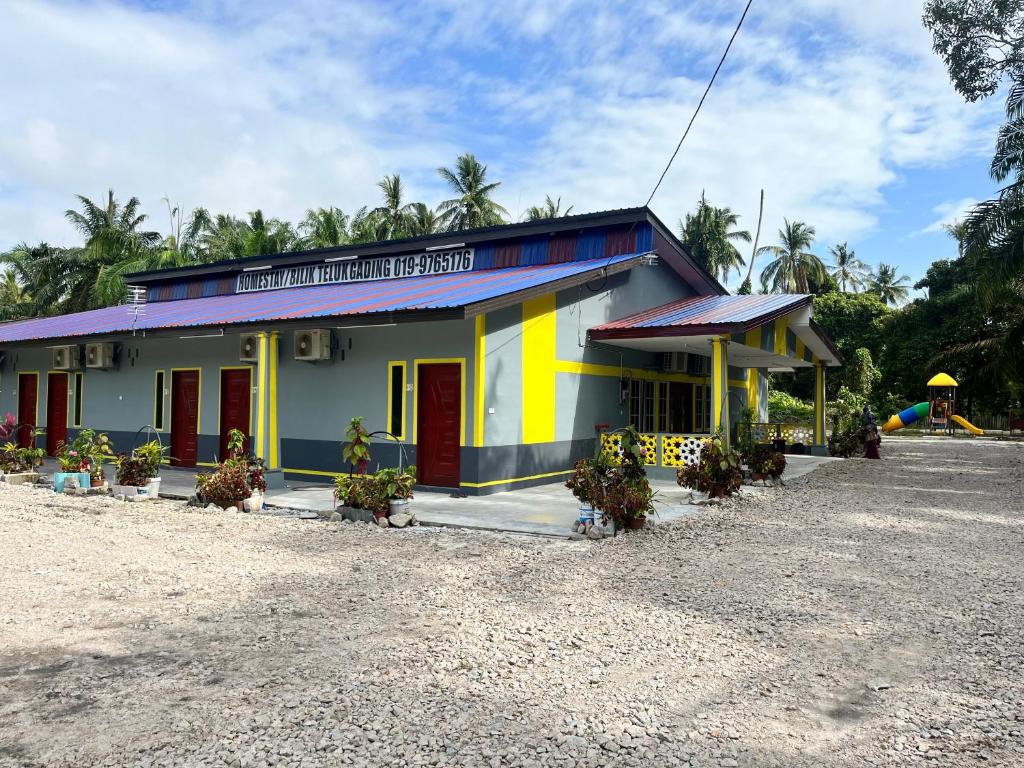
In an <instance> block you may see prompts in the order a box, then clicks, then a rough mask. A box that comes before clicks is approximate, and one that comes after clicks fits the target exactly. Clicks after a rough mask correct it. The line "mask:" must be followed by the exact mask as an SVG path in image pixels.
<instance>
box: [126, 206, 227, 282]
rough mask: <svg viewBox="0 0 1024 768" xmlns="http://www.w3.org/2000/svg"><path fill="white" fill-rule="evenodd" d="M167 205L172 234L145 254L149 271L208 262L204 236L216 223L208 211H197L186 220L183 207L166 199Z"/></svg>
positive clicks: (201, 209) (197, 209)
mask: <svg viewBox="0 0 1024 768" xmlns="http://www.w3.org/2000/svg"><path fill="white" fill-rule="evenodd" d="M164 204H165V205H166V206H167V215H168V218H169V219H170V232H169V233H168V234H167V236H166V237H165V238H164V240H163V242H162V243H161V244H160V245H158V246H157V247H156V248H154V249H152V254H149V253H144V254H142V255H143V258H144V260H145V261H146V262H147V266H146V268H147V269H163V268H164V267H183V266H186V265H188V264H198V263H201V262H203V261H206V249H205V247H204V245H203V235H204V234H205V233H206V232H207V231H208V230H209V228H210V226H211V224H212V223H213V220H212V219H211V218H210V213H209V211H207V210H206V209H205V208H196V209H194V210H193V211H192V213H191V214H190V215H189V217H188V218H187V219H186V218H185V215H184V212H183V211H182V209H181V207H180V206H177V205H174V206H172V205H171V201H170V200H168V199H167V198H166V197H165V198H164Z"/></svg>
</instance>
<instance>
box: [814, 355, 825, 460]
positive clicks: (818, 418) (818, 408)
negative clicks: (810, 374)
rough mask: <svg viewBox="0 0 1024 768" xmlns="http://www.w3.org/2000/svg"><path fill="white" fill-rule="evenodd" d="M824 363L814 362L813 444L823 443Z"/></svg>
mask: <svg viewBox="0 0 1024 768" xmlns="http://www.w3.org/2000/svg"><path fill="white" fill-rule="evenodd" d="M825 442H826V440H825V365H824V363H822V362H821V361H820V360H819V361H816V362H815V364H814V444H815V445H825Z"/></svg>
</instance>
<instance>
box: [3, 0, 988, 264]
mask: <svg viewBox="0 0 1024 768" xmlns="http://www.w3.org/2000/svg"><path fill="white" fill-rule="evenodd" d="M676 5H678V4H674V3H667V2H660V3H659V2H652V3H649V4H643V5H641V6H636V5H635V4H627V3H625V2H622V3H621V4H616V3H612V2H609V3H605V4H603V5H601V6H599V7H595V6H593V5H592V4H580V3H572V2H567V3H557V4H552V3H549V2H541V1H540V0H515V2H514V3H512V4H497V3H479V2H475V1H473V2H470V0H443V1H442V2H438V3H433V4H430V5H424V6H410V5H403V6H401V7H394V6H391V5H390V4H387V3H382V4H377V3H363V2H360V1H359V0H344V1H343V2H340V3H339V2H327V0H301V1H300V2H294V3H289V4H287V5H284V4H277V3H271V2H260V1H259V0H255V1H252V2H241V0H237V2H236V1H235V0H231V2H223V3H220V4H218V5H207V4H205V3H197V4H196V5H195V6H194V7H188V8H186V9H185V10H184V11H182V12H179V13H174V14H172V13H170V12H159V11H144V10H139V9H137V8H126V7H122V6H118V5H113V4H108V3H95V4H88V3H86V4H76V5H54V4H47V3H44V2H32V3H29V2H18V1H15V2H12V3H9V4H8V6H7V8H6V10H5V17H6V18H5V24H4V25H3V27H2V28H0V64H2V65H3V68H4V71H6V72H15V73H17V76H16V77H9V78H8V79H7V81H6V82H5V91H6V93H5V100H4V108H3V110H0V248H2V247H4V246H5V245H7V244H9V243H12V242H15V241H18V240H22V239H26V240H38V239H45V240H48V241H51V242H74V240H75V235H74V233H73V232H72V231H71V230H70V229H69V228H68V227H67V226H66V225H65V224H64V222H63V219H62V215H61V214H62V212H63V210H64V209H65V208H67V207H69V206H70V205H71V204H72V202H73V198H72V194H73V193H76V192H80V193H83V194H87V195H89V196H91V197H94V198H96V197H99V196H101V195H102V194H104V191H105V189H106V188H107V187H108V186H111V187H113V188H114V189H115V191H116V192H117V193H118V195H119V196H122V197H127V196H128V195H132V194H134V195H137V196H139V197H140V198H141V199H142V200H143V203H144V205H145V207H146V209H147V210H148V211H150V212H151V213H154V214H156V215H157V217H158V218H157V220H156V222H155V223H156V224H157V226H163V221H161V220H160V218H159V215H160V213H159V211H160V208H159V200H160V198H161V197H163V196H165V195H167V196H169V197H170V198H171V199H172V200H173V201H175V202H177V203H180V204H182V205H183V206H185V207H191V206H195V205H204V206H207V207H209V208H211V209H213V210H215V211H226V212H231V213H236V214H242V213H244V212H246V211H249V210H253V209H255V208H257V207H259V208H262V209H264V211H265V212H266V213H267V214H268V215H276V216H284V217H288V218H292V219H297V218H300V217H301V215H302V212H303V211H304V210H305V209H306V208H307V207H312V206H317V205H339V206H341V207H342V208H344V209H346V210H353V209H355V208H357V207H359V206H360V205H363V204H367V203H370V204H373V203H374V202H375V200H376V197H377V194H378V190H377V189H376V187H375V182H376V181H377V180H378V179H379V178H380V177H381V176H382V175H383V174H384V173H389V172H393V171H396V170H397V171H401V173H402V174H403V177H405V178H406V180H407V181H408V183H409V186H410V194H411V195H412V196H413V197H415V198H422V199H426V200H427V201H429V202H436V201H437V200H439V199H440V198H441V196H442V194H443V190H442V189H441V187H440V182H439V180H438V179H437V176H436V173H435V171H434V169H435V168H436V167H437V166H438V165H442V164H448V163H450V162H451V161H452V159H453V158H454V157H455V155H456V154H457V153H458V152H461V151H465V150H471V151H475V152H476V153H477V155H478V156H479V157H480V158H481V160H483V161H484V162H486V163H488V164H489V166H490V168H491V171H492V173H493V174H494V176H495V177H496V178H499V179H502V180H503V181H504V184H503V186H502V188H501V192H502V202H503V203H504V204H505V205H506V207H508V208H509V209H510V210H512V211H513V212H515V211H521V210H523V209H525V207H526V206H528V205H530V204H532V203H534V202H538V201H540V200H542V199H543V196H544V195H545V194H551V195H553V196H561V197H562V200H563V203H564V204H567V205H568V204H572V205H574V206H575V210H576V211H577V212H584V211H588V210H598V209H604V208H617V207H623V206H629V205H636V204H639V203H641V202H643V201H644V200H645V199H646V197H647V195H648V194H649V192H650V189H651V187H652V185H653V184H654V181H655V180H656V179H657V177H658V174H659V173H660V172H661V168H662V167H663V165H664V163H665V161H666V160H667V159H668V156H669V154H670V152H671V150H672V148H673V147H674V146H675V143H676V141H677V140H678V138H679V135H680V133H681V131H682V129H683V127H684V126H685V125H686V122H687V121H688V120H689V117H690V114H691V112H692V109H693V107H694V105H695V104H696V102H697V100H698V99H699V97H700V93H701V91H702V90H703V88H704V85H705V82H706V78H707V76H708V75H709V74H710V72H711V69H712V68H713V66H714V64H715V63H716V62H717V58H718V56H719V55H720V52H721V49H722V47H723V46H724V44H725V41H726V40H727V39H728V36H729V34H730V33H731V31H732V26H733V25H734V24H735V20H736V18H737V17H738V14H739V12H740V10H741V9H742V5H743V2H742V0H730V3H729V4H728V5H729V7H727V8H724V9H723V8H722V7H721V6H722V5H723V3H719V4H715V7H714V8H713V9H710V10H709V5H710V4H706V3H698V2H693V3H692V4H691V5H690V6H688V8H686V9H682V10H680V9H679V8H677V7H675V6H676ZM892 5H893V4H892V3H891V0H860V2H858V3H857V4H856V5H855V6H851V5H850V4H849V3H847V2H846V1H845V0H799V2H792V3H773V4H761V5H759V4H755V6H754V10H753V11H752V12H751V15H750V17H749V18H748V22H747V25H746V26H745V27H744V29H743V31H742V33H741V34H740V36H739V38H738V39H737V42H736V44H735V46H734V48H733V51H732V54H731V57H730V60H729V63H728V65H727V66H726V68H725V70H723V73H722V75H721V77H720V79H719V81H718V83H717V85H716V88H715V90H714V91H713V92H712V94H711V96H710V97H709V99H708V101H707V103H706V104H705V108H704V110H703V112H702V113H701V115H700V117H699V118H698V120H697V123H696V125H695V126H694V129H693V131H692V133H691V135H690V137H689V138H688V139H687V143H686V144H685V145H684V147H683V150H682V152H681V154H680V155H679V157H678V159H677V161H676V163H675V165H674V166H673V168H672V171H671V172H670V173H669V175H668V177H667V178H666V180H665V184H664V186H663V187H662V189H661V191H659V193H658V196H657V197H656V198H655V200H654V204H653V207H654V209H655V210H656V212H658V213H659V215H661V216H662V217H663V218H664V219H665V220H666V222H667V223H668V224H670V225H672V226H673V227H674V226H675V222H676V220H677V219H678V218H679V217H680V216H681V215H682V214H683V212H685V211H686V210H687V209H689V208H691V207H692V205H693V203H694V202H695V200H696V199H697V197H698V196H699V194H700V192H701V190H702V189H703V190H706V191H707V194H708V196H709V198H710V199H711V200H712V201H713V202H715V203H716V204H721V205H730V206H731V207H733V208H734V209H735V210H737V211H738V212H739V213H740V214H741V215H742V217H743V218H742V224H743V225H744V226H745V227H747V228H749V229H753V228H754V226H755V225H756V215H757V199H758V192H759V190H760V189H761V188H762V187H763V188H765V190H766V211H765V227H764V234H763V235H762V240H764V239H765V238H773V237H774V232H775V230H776V229H777V228H778V226H779V225H780V224H781V221H782V217H783V216H788V217H789V218H798V219H803V220H806V221H809V222H811V223H813V224H814V225H815V226H816V227H817V230H818V233H819V239H820V240H821V241H824V242H822V245H821V250H824V247H825V245H826V244H827V243H829V242H834V241H836V240H845V239H853V238H856V237H857V236H859V235H864V234H866V233H869V232H871V231H872V230H873V229H874V228H875V227H876V226H877V217H878V213H879V211H880V210H881V208H882V206H883V205H884V204H885V196H886V194H887V191H888V190H889V189H890V188H891V187H892V186H893V185H894V184H897V183H899V182H901V181H902V179H903V178H904V176H905V175H906V174H907V173H908V172H909V171H910V170H912V169H914V168H920V167H944V166H946V165H949V164H952V163H954V162H956V161H959V160H962V159H963V158H964V157H968V156H974V155H980V154H981V153H982V152H983V151H987V148H988V145H989V144H990V141H991V134H992V125H993V124H994V122H995V120H996V119H997V117H996V116H997V111H998V106H997V105H993V104H982V105H965V104H963V103H962V101H961V100H960V99H959V97H958V96H957V95H956V94H955V93H954V91H953V89H952V87H951V86H950V85H949V82H948V79H947V76H946V73H945V70H944V69H943V67H942V64H941V62H940V61H938V59H937V57H935V56H934V54H932V52H931V50H930V41H929V38H928V35H927V33H926V32H925V31H924V30H923V29H922V28H921V25H920V21H919V18H918V16H919V13H920V9H919V8H911V6H916V4H913V3H902V4H897V5H898V6H899V7H898V8H896V9H894V8H892V7H891V6H892ZM40 51H46V52H48V55H45V56H41V55H40V53H39V52H40ZM26 62H32V65H31V66H27V65H26ZM951 196H952V195H951ZM937 213H941V212H939V211H937Z"/></svg>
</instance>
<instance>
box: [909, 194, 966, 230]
mask: <svg viewBox="0 0 1024 768" xmlns="http://www.w3.org/2000/svg"><path fill="white" fill-rule="evenodd" d="M979 202H981V201H980V200H975V199H974V198H973V197H965V198H963V199H961V200H946V201H945V202H942V203H939V204H938V205H936V206H935V207H934V208H932V213H935V214H938V217H939V218H937V219H936V220H935V221H933V222H932V223H931V224H929V225H928V226H927V227H925V228H924V229H922V230H920V231H919V232H917V233H916V234H921V235H926V234H931V233H933V232H945V231H946V227H947V226H950V225H952V224H956V223H957V222H958V221H963V219H964V217H965V216H966V215H967V214H968V213H969V212H970V210H971V209H972V208H974V206H976V205H977V204H978V203H979Z"/></svg>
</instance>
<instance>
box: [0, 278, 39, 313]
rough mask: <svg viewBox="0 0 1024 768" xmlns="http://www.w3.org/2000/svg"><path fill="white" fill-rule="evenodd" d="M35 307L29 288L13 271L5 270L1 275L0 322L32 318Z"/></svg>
mask: <svg viewBox="0 0 1024 768" xmlns="http://www.w3.org/2000/svg"><path fill="white" fill-rule="evenodd" d="M33 314H35V306H34V303H33V301H32V295H31V294H30V293H29V291H28V288H27V287H26V286H25V285H24V284H22V282H21V281H20V280H19V279H18V273H17V272H16V271H15V270H14V269H13V268H11V269H6V270H4V272H3V274H2V275H0V321H2V320H13V319H15V318H19V317H31V316H32V315H33Z"/></svg>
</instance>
